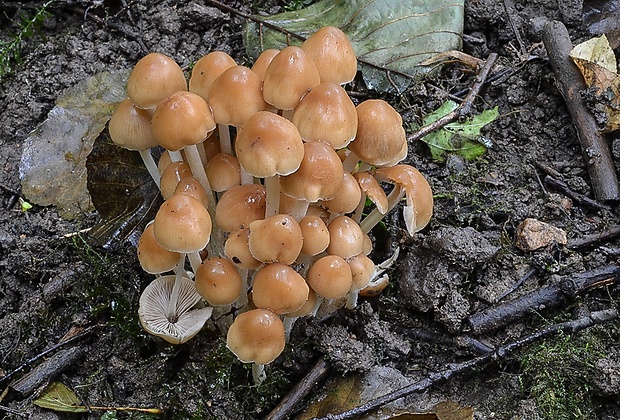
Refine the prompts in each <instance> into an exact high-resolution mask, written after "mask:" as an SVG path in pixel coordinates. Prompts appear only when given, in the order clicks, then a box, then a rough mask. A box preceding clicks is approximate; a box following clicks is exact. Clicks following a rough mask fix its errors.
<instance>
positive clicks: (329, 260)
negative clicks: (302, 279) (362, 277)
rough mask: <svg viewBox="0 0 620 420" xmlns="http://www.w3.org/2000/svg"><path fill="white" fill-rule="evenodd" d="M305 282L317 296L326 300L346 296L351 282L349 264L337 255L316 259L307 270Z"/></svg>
mask: <svg viewBox="0 0 620 420" xmlns="http://www.w3.org/2000/svg"><path fill="white" fill-rule="evenodd" d="M306 280H307V281H308V285H309V286H310V287H312V290H314V291H315V292H316V294H317V295H319V296H322V297H324V298H326V299H338V298H341V297H343V296H346V294H347V293H349V290H350V289H351V285H352V282H353V280H352V275H351V268H350V267H349V264H347V262H346V261H345V260H344V259H343V258H341V257H339V256H338V255H327V256H325V257H321V258H320V259H318V260H317V261H316V262H315V263H314V264H312V266H311V267H310V270H308V275H307V278H306Z"/></svg>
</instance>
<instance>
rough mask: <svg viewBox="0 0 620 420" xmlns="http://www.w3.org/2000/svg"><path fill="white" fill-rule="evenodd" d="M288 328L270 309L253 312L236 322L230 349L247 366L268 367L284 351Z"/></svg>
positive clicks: (232, 330)
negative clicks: (285, 330)
mask: <svg viewBox="0 0 620 420" xmlns="http://www.w3.org/2000/svg"><path fill="white" fill-rule="evenodd" d="M285 344H286V340H285V337H284V324H283V323H282V320H280V317H279V316H278V315H276V314H274V313H273V312H271V311H269V310H267V309H253V310H250V311H248V312H244V313H242V314H240V315H239V316H237V318H235V321H234V322H233V323H232V325H231V326H230V328H229V330H228V335H227V337H226V345H227V346H228V348H229V349H230V351H232V352H233V353H234V354H235V355H236V356H237V357H238V358H239V360H241V361H242V362H244V363H256V364H258V365H266V364H268V363H271V362H273V361H274V360H275V358H276V357H278V356H279V355H280V353H282V350H284V345H285Z"/></svg>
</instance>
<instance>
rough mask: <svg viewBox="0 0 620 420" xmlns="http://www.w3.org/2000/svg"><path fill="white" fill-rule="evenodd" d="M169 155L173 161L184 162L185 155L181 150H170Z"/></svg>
mask: <svg viewBox="0 0 620 420" xmlns="http://www.w3.org/2000/svg"><path fill="white" fill-rule="evenodd" d="M168 155H169V156H170V161H171V162H183V155H182V154H181V151H180V150H176V151H173V150H168Z"/></svg>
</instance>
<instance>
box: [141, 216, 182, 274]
mask: <svg viewBox="0 0 620 420" xmlns="http://www.w3.org/2000/svg"><path fill="white" fill-rule="evenodd" d="M136 250H137V252H138V261H140V266H141V267H142V269H143V270H144V271H146V272H147V273H150V274H160V273H165V272H166V271H171V270H173V269H174V267H176V266H177V264H178V263H179V253H178V252H173V251H168V250H167V249H166V248H164V247H163V246H161V245H160V244H159V242H157V239H155V235H154V233H153V222H152V221H151V222H149V224H148V225H146V227H145V228H144V232H142V235H141V236H140V240H139V241H138V246H137V249H136Z"/></svg>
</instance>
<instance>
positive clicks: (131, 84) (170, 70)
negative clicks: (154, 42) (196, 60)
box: [127, 53, 187, 110]
mask: <svg viewBox="0 0 620 420" xmlns="http://www.w3.org/2000/svg"><path fill="white" fill-rule="evenodd" d="M179 90H187V81H186V80H185V75H184V74H183V70H181V67H179V65H178V64H177V63H176V62H175V61H174V60H173V59H172V58H170V57H168V56H166V55H164V54H160V53H151V54H148V55H146V56H144V57H142V58H141V59H140V61H138V62H137V63H136V65H135V66H134V68H133V70H132V71H131V74H130V75H129V79H128V80H127V95H128V96H129V98H130V99H131V101H132V102H133V103H134V105H135V106H137V107H138V108H142V109H150V110H152V109H155V107H156V106H157V104H158V103H159V102H160V101H161V100H162V99H164V98H165V97H167V96H168V95H170V94H172V93H173V92H176V91H179Z"/></svg>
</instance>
